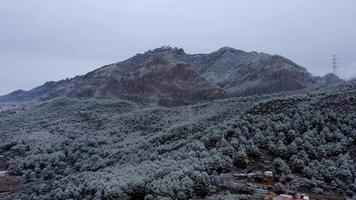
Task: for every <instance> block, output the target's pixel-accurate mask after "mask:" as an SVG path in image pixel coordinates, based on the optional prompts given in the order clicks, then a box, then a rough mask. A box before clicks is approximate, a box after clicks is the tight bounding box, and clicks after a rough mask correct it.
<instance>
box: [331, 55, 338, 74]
mask: <svg viewBox="0 0 356 200" xmlns="http://www.w3.org/2000/svg"><path fill="white" fill-rule="evenodd" d="M337 60H338V59H337V55H336V54H334V55H332V68H333V73H334V74H335V75H336V73H337V68H338V66H337Z"/></svg>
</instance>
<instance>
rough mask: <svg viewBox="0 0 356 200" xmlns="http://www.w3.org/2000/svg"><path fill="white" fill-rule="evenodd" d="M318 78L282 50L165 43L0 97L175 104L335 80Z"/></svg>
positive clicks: (289, 88) (287, 89) (22, 99)
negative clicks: (188, 49)
mask: <svg viewBox="0 0 356 200" xmlns="http://www.w3.org/2000/svg"><path fill="white" fill-rule="evenodd" d="M336 79H338V78H337V77H331V76H330V77H329V76H328V77H325V78H324V77H317V78H315V77H313V76H312V75H311V74H310V73H309V72H308V71H307V70H306V69H305V68H303V67H301V66H299V65H297V64H295V63H293V62H292V61H290V60H288V59H287V58H284V57H282V56H279V55H269V54H265V53H256V52H244V51H241V50H237V49H233V48H229V47H223V48H221V49H219V50H217V51H215V52H212V53H209V54H187V53H185V52H184V50H183V49H179V48H171V47H168V46H164V47H161V48H157V49H154V50H149V51H147V52H145V53H143V54H137V55H135V56H133V57H131V58H129V59H127V60H124V61H122V62H118V63H114V64H110V65H107V66H104V67H101V68H99V69H97V70H94V71H92V72H89V73H88V74H86V75H84V76H77V77H75V78H72V79H66V80H62V81H58V82H47V83H45V84H44V85H42V86H39V87H36V88H34V89H32V90H30V91H22V90H17V91H15V92H12V93H10V94H8V95H5V96H1V97H0V102H22V101H34V100H49V99H53V98H57V97H71V98H93V97H99V98H102V97H104V98H121V99H127V100H133V101H135V102H139V103H142V104H144V105H152V106H154V105H163V106H174V105H184V104H190V103H196V102H201V101H206V100H212V99H219V98H225V97H229V96H247V95H255V94H266V93H273V92H280V91H292V90H297V89H303V88H307V87H312V86H316V85H319V84H329V83H330V82H332V83H334V82H335V80H336Z"/></svg>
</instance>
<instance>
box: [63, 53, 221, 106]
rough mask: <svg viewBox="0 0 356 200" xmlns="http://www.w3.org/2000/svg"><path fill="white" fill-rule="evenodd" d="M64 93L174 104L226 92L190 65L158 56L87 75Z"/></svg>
mask: <svg viewBox="0 0 356 200" xmlns="http://www.w3.org/2000/svg"><path fill="white" fill-rule="evenodd" d="M67 95H69V96H71V97H95V96H98V97H117V98H123V99H129V100H134V101H138V102H140V103H143V104H145V105H152V106H153V105H163V106H176V105H184V104H189V103H196V102H198V101H203V100H211V99H217V98H223V97H224V96H225V92H224V90H222V89H221V88H220V87H219V86H217V85H215V84H212V83H210V82H208V81H206V80H205V79H204V78H202V77H201V76H200V74H199V73H198V72H196V71H194V70H193V69H192V68H191V65H190V64H187V63H170V62H169V61H168V60H166V59H165V58H163V57H162V56H157V57H154V58H152V59H150V60H148V61H147V62H145V63H144V64H143V65H142V67H139V68H137V69H136V70H133V71H128V72H126V73H121V72H114V73H112V74H110V75H109V76H98V75H91V76H86V77H84V78H83V79H82V80H81V82H80V83H78V84H77V85H76V86H75V87H74V88H73V89H72V90H69V91H68V93H67Z"/></svg>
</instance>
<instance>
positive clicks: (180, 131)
mask: <svg viewBox="0 0 356 200" xmlns="http://www.w3.org/2000/svg"><path fill="white" fill-rule="evenodd" d="M172 66H173V67H174V66H175V65H174V64H173V65H172ZM101 70H106V69H105V68H103V69H101ZM204 84H205V83H204ZM204 84H203V85H204ZM355 96H356V85H355V84H351V83H345V84H343V85H339V86H332V87H321V88H319V89H312V90H311V89H306V90H299V91H297V92H284V93H277V94H272V95H262V96H252V97H240V98H229V99H225V100H218V101H214V102H209V103H201V104H196V105H189V106H181V107H171V108H167V107H154V108H149V107H142V105H140V104H137V103H133V102H130V101H123V100H114V99H95V100H93V99H88V100H76V99H66V98H59V99H54V100H50V101H45V102H38V103H36V104H34V105H28V106H26V107H25V108H23V109H20V110H15V111H11V112H10V111H4V112H0V132H1V134H0V155H2V157H3V159H5V160H6V162H7V163H8V167H7V168H6V170H8V171H9V172H8V176H9V178H13V179H15V180H17V181H18V182H17V184H21V185H22V186H21V187H23V189H21V187H19V186H18V187H17V188H16V189H14V190H13V191H12V192H13V193H10V194H5V195H4V196H3V197H2V198H3V199H6V200H10V199H11V200H13V199H58V200H61V199H63V200H64V199H105V200H109V199H123V200H124V199H132V200H133V199H145V200H149V199H162V200H163V199H255V198H257V196H256V195H258V194H260V193H261V191H267V192H268V193H269V195H272V194H280V193H291V194H295V193H296V192H302V193H307V194H308V195H310V197H312V199H335V200H338V199H340V200H341V199H346V197H347V196H348V197H349V198H352V195H354V194H355V192H356V185H355V181H356V179H355V178H356V174H355V171H356V170H355V169H356V168H355V167H356V165H355V157H356V145H355V144H356V143H355V141H356V98H355ZM264 171H271V172H273V178H272V180H270V181H268V182H264V180H261V179H260V178H258V177H256V178H248V179H242V178H238V177H236V176H233V175H234V174H240V173H242V174H244V173H252V174H258V173H260V172H262V173H263V172H264ZM254 176H255V175H254ZM0 187H1V185H0ZM1 189H2V188H0V192H1ZM0 195H1V194H0Z"/></svg>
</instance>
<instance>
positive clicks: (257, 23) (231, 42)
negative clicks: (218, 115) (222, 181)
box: [0, 0, 356, 94]
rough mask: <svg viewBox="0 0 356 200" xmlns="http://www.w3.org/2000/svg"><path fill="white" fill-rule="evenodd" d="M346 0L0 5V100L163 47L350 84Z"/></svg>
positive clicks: (349, 1)
mask: <svg viewBox="0 0 356 200" xmlns="http://www.w3.org/2000/svg"><path fill="white" fill-rule="evenodd" d="M355 7H356V1H353V0H338V1H335V0H314V1H310V0H298V1H285V0H273V1H271V0H252V1H242V0H195V1H191V0H179V1H173V0H150V1H148V0H120V1H114V0H107V1H96V0H76V1H71V0H67V1H60V0H53V1H46V0H27V1H23V0H2V1H1V2H0V70H1V74H0V94H4V93H7V92H10V91H12V90H15V89H19V88H24V89H30V88H31V87H34V86H37V85H39V84H41V83H43V82H45V81H47V80H60V79H63V78H66V77H71V76H75V75H79V74H84V73H86V72H88V71H90V70H92V69H95V68H96V67H100V66H102V65H105V64H109V63H112V62H116V61H120V60H122V59H125V58H128V57H130V56H132V55H134V54H136V53H138V52H143V51H145V50H147V49H152V48H155V47H159V46H162V45H166V44H169V45H171V46H178V47H182V48H184V49H185V50H186V51H187V52H189V53H206V52H211V51H214V50H216V49H218V48H220V47H222V46H231V47H234V48H237V49H242V50H246V51H263V52H267V53H271V54H281V55H283V56H285V57H288V58H290V59H292V60H293V61H295V62H296V63H298V64H300V65H302V66H304V67H306V68H307V69H308V70H309V71H310V72H311V73H313V74H315V75H323V74H325V73H328V72H331V64H330V62H331V61H330V59H331V55H332V54H338V55H339V57H340V70H339V72H340V76H342V77H344V78H351V77H352V76H356V64H355V63H356V58H355V54H354V52H355V49H356V41H355V40H356V27H355V26H354V25H353V24H354V19H356V12H354V10H355Z"/></svg>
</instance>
